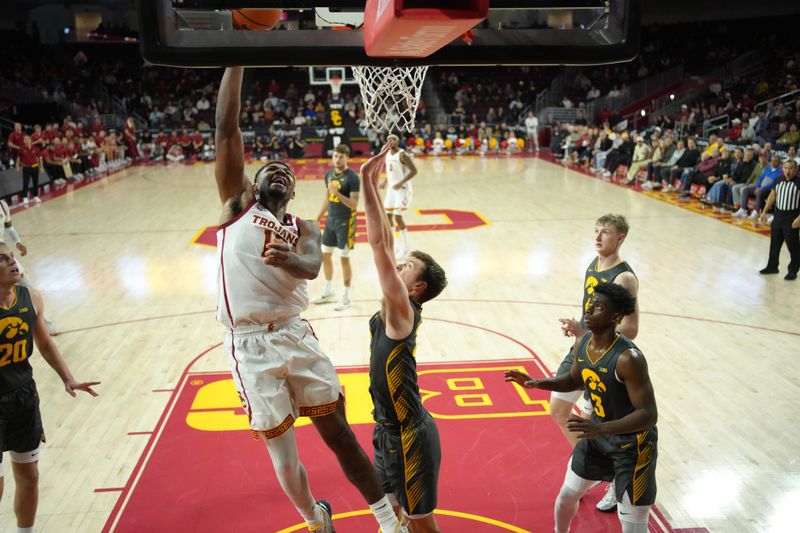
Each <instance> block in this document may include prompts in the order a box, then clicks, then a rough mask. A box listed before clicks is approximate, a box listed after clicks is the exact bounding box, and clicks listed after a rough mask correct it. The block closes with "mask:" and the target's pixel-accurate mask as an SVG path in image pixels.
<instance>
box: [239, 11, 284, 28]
mask: <svg viewBox="0 0 800 533" xmlns="http://www.w3.org/2000/svg"><path fill="white" fill-rule="evenodd" d="M282 13H283V11H282V10H280V9H234V10H232V11H231V15H232V17H233V27H234V28H236V29H237V30H254V31H261V30H271V29H272V28H274V27H275V26H277V25H278V23H279V22H280V21H281V14H282Z"/></svg>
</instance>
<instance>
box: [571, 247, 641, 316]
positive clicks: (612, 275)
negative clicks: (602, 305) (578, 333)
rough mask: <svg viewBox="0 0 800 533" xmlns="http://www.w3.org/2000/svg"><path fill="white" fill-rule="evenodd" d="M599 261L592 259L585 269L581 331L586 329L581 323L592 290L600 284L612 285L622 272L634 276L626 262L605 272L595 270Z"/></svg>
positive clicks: (596, 258) (598, 259) (592, 292)
mask: <svg viewBox="0 0 800 533" xmlns="http://www.w3.org/2000/svg"><path fill="white" fill-rule="evenodd" d="M599 261H600V258H599V257H595V258H594V259H592V262H591V263H589V268H587V269H586V277H585V278H584V281H583V306H582V307H581V320H580V323H581V327H582V328H583V329H586V324H585V323H584V322H583V314H584V313H585V312H586V311H587V310H588V309H589V300H591V299H592V294H594V288H595V287H596V286H597V285H598V284H600V283H614V280H615V279H617V276H619V275H620V274H622V273H623V272H630V273H631V274H633V275H634V276H635V275H636V273H635V272H634V271H633V269H632V268H631V266H630V265H629V264H628V263H627V261H620V262H619V263H617V264H616V265H614V266H612V267H610V268H607V269H605V270H597V263H598V262H599Z"/></svg>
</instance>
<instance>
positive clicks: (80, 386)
mask: <svg viewBox="0 0 800 533" xmlns="http://www.w3.org/2000/svg"><path fill="white" fill-rule="evenodd" d="M95 385H100V382H99V381H87V382H86V383H78V382H77V381H75V380H74V379H73V380H70V381H67V382H66V383H64V388H65V389H66V390H67V393H68V394H69V395H70V396H72V397H73V398H74V397H75V396H77V394H75V391H76V390H82V391H83V392H88V393H89V394H91V395H92V396H95V397H96V396H97V393H96V392H95V391H94V390H92V387H94V386H95Z"/></svg>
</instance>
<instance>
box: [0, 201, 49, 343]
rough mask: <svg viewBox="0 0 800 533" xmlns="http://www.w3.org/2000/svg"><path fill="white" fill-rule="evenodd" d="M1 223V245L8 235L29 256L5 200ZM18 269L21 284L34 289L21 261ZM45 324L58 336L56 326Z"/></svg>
mask: <svg viewBox="0 0 800 533" xmlns="http://www.w3.org/2000/svg"><path fill="white" fill-rule="evenodd" d="M0 223H2V224H3V229H2V230H0V243H3V244H5V243H6V235H8V238H9V239H11V242H12V243H14V247H15V248H16V249H17V250H18V251H19V255H20V256H22V257H25V256H26V255H27V254H28V248H27V247H26V246H25V245H24V244H22V239H21V238H20V236H19V233H17V230H16V229H14V224H12V222H11V209H9V207H8V204H7V203H6V201H5V200H0ZM17 268H18V269H19V273H20V276H21V277H20V281H19V284H20V285H22V286H23V287H27V288H29V289H30V288H32V287H31V279H30V276H29V275H28V274H27V273H26V272H25V268H24V267H23V266H22V263H20V262H19V261H17ZM44 323H45V325H46V326H47V332H48V333H49V334H50V335H58V333H59V332H58V328H57V327H56V325H55V324H53V323H52V322H50V321H49V320H48V319H47V318H45V319H44Z"/></svg>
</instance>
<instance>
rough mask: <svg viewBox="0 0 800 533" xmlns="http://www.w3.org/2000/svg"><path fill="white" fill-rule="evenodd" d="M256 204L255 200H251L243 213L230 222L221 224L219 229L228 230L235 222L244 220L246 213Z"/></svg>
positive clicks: (243, 209)
mask: <svg viewBox="0 0 800 533" xmlns="http://www.w3.org/2000/svg"><path fill="white" fill-rule="evenodd" d="M255 203H256V201H255V200H250V201H249V202H247V205H246V206H244V207H243V208H242V210H241V212H240V213H239V214H238V215H236V216H235V217H233V218H232V219H230V220H229V221H227V222H225V223H224V224H220V225H219V226H217V227H218V228H219V229H223V228H227V227H228V226H230V225H231V224H233V223H234V222H236V221H237V220H239V219H240V218H242V217H243V216H244V215H245V213H247V212H248V211H250V208H251V207H253V205H255Z"/></svg>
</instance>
